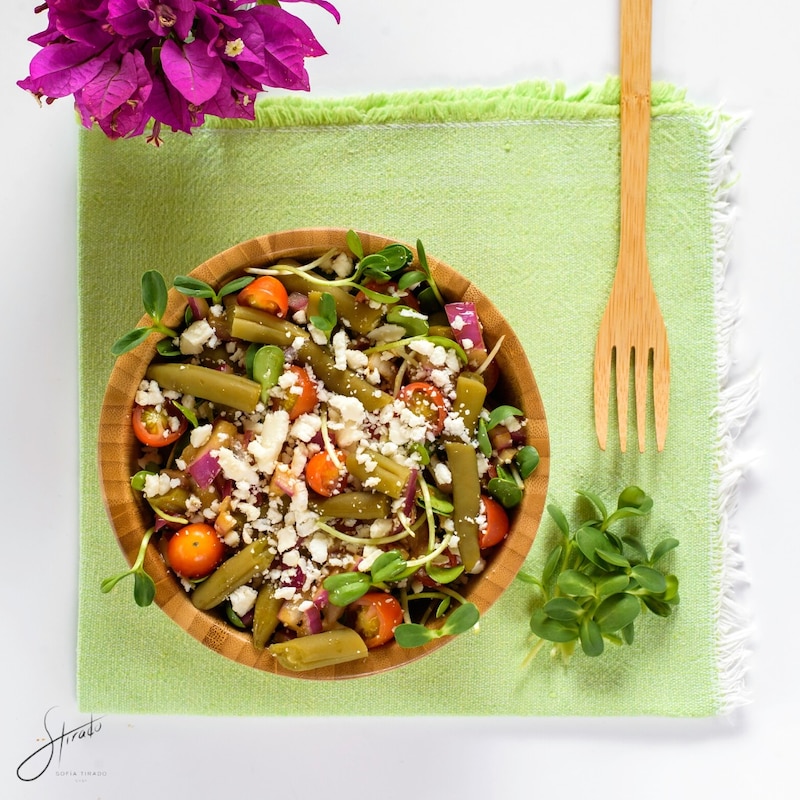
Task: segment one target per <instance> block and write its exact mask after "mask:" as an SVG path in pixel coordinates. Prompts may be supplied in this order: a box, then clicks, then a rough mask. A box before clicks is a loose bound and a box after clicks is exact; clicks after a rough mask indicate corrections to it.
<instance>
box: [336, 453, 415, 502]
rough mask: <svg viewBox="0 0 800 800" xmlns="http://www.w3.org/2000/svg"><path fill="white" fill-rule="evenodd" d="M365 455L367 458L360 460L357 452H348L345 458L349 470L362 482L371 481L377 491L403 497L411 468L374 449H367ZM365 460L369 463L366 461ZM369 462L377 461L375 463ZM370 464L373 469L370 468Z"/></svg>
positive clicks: (371, 486)
mask: <svg viewBox="0 0 800 800" xmlns="http://www.w3.org/2000/svg"><path fill="white" fill-rule="evenodd" d="M365 455H366V459H362V460H359V458H358V457H357V456H356V454H355V453H348V454H347V457H346V459H345V461H346V465H347V471H348V472H349V473H350V474H351V475H352V476H353V477H355V478H358V480H360V481H361V482H362V483H364V481H367V480H369V481H371V483H370V484H369V487H370V488H371V489H375V491H378V492H382V493H383V494H388V495H389V497H393V498H394V499H395V500H397V499H398V498H399V497H402V496H403V491H404V490H405V487H406V484H407V483H408V479H409V478H410V477H411V470H410V469H409V468H408V467H404V466H403V465H402V464H398V463H397V462H396V461H393V460H392V459H391V458H387V457H386V456H384V455H382V454H381V453H376V452H374V451H372V450H370V451H365ZM365 461H366V462H367V463H364V462H365ZM369 462H375V463H374V465H373V464H372V463H369ZM368 466H370V467H372V469H368Z"/></svg>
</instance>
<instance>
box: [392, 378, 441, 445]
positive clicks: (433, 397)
mask: <svg viewBox="0 0 800 800" xmlns="http://www.w3.org/2000/svg"><path fill="white" fill-rule="evenodd" d="M398 397H399V399H400V400H402V401H403V402H404V403H405V404H406V406H408V408H409V409H410V410H411V411H413V412H414V413H415V414H417V415H418V416H420V417H422V418H423V419H425V420H426V421H427V423H428V427H429V428H430V431H431V433H433V435H434V436H438V435H439V434H440V433H441V432H442V429H443V428H444V421H445V419H446V418H447V404H446V403H445V399H444V395H443V394H442V393H441V392H440V391H439V389H437V388H436V387H435V386H434V385H433V384H432V383H425V382H424V381H416V382H414V383H408V384H406V385H405V386H404V387H403V388H402V389H401V390H400V394H399V395H398Z"/></svg>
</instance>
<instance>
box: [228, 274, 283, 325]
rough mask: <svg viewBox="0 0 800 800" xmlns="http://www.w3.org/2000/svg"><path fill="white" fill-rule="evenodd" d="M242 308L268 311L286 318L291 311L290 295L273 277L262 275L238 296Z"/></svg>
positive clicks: (237, 299) (237, 300)
mask: <svg viewBox="0 0 800 800" xmlns="http://www.w3.org/2000/svg"><path fill="white" fill-rule="evenodd" d="M236 302H237V303H238V304H239V305H240V306H251V307H252V308H258V309H261V311H268V312H269V313H270V314H275V315H276V316H278V317H285V316H286V312H287V311H288V310H289V293H288V292H287V291H286V287H285V286H284V285H283V284H282V283H281V282H280V281H279V280H278V279H277V278H274V277H273V276H272V275H262V276H261V277H260V278H256V279H255V280H254V281H253V282H252V283H248V284H247V286H245V287H244V289H242V290H241V291H240V292H239V294H237V295H236Z"/></svg>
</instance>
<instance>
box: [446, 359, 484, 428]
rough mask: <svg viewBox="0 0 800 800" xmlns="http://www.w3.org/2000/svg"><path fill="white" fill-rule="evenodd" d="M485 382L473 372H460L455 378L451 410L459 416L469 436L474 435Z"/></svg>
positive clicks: (482, 401)
mask: <svg viewBox="0 0 800 800" xmlns="http://www.w3.org/2000/svg"><path fill="white" fill-rule="evenodd" d="M485 400H486V384H485V383H484V382H483V380H481V378H480V376H478V375H476V374H475V373H474V372H462V373H461V374H460V375H459V376H458V378H457V379H456V399H455V402H454V403H453V410H454V411H455V412H456V413H457V414H458V415H459V416H460V417H461V419H462V420H463V422H464V426H465V427H466V429H467V432H468V433H469V435H470V437H472V436H474V435H475V428H476V426H477V424H478V417H480V413H481V410H482V409H483V403H484V401H485Z"/></svg>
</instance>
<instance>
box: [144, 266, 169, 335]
mask: <svg viewBox="0 0 800 800" xmlns="http://www.w3.org/2000/svg"><path fill="white" fill-rule="evenodd" d="M142 303H143V304H144V310H145V312H146V313H147V314H149V315H150V317H151V318H152V319H153V320H154V321H156V322H158V321H159V320H160V319H161V317H163V316H164V312H165V311H166V310H167V284H166V282H165V281H164V276H163V275H162V274H161V273H160V272H159V271H158V270H155V269H149V270H147V271H146V272H145V273H144V274H143V275H142Z"/></svg>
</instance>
